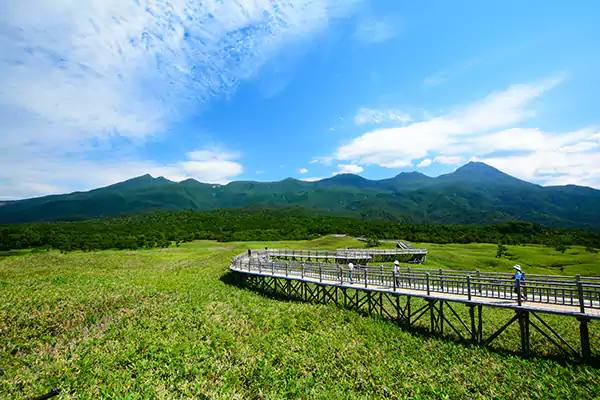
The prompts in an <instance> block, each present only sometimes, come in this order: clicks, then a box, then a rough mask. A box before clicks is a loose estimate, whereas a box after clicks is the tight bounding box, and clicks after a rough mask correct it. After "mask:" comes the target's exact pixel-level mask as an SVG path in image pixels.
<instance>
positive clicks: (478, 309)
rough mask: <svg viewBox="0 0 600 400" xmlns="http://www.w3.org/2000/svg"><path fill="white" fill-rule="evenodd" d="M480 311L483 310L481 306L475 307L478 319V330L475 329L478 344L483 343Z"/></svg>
mask: <svg viewBox="0 0 600 400" xmlns="http://www.w3.org/2000/svg"><path fill="white" fill-rule="evenodd" d="M482 309H483V306H482V305H481V304H480V305H478V306H477V314H478V317H479V328H478V329H477V333H478V336H479V340H478V343H479V344H481V343H483V319H482V317H481V315H482Z"/></svg>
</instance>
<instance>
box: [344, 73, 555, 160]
mask: <svg viewBox="0 0 600 400" xmlns="http://www.w3.org/2000/svg"><path fill="white" fill-rule="evenodd" d="M557 83H558V80H556V79H552V80H546V81H543V82H540V83H538V84H533V85H513V86H511V87H509V88H508V89H507V90H505V91H504V92H500V93H493V94H491V95H489V96H488V97H487V98H486V99H484V100H483V101H480V102H477V103H474V104H472V105H470V106H467V107H463V108H461V109H457V110H456V111H454V112H452V113H450V114H447V115H444V116H440V117H433V118H430V119H428V120H424V121H420V122H415V123H413V124H410V125H407V126H402V127H397V128H388V129H380V130H374V131H371V132H367V133H365V134H363V135H362V136H359V137H358V138H356V139H354V140H352V141H351V142H350V143H348V144H346V145H343V146H341V147H340V148H339V149H338V150H337V151H336V153H335V154H334V158H336V159H338V160H352V161H354V162H356V163H359V164H367V165H368V164H377V165H382V166H388V165H396V164H397V163H398V160H401V161H402V162H404V163H406V162H408V161H410V160H413V159H417V158H424V157H427V155H428V153H429V152H432V151H440V150H444V149H447V148H451V147H452V146H457V145H459V144H460V143H461V142H462V141H464V138H465V137H468V136H469V135H474V134H481V133H486V132H489V131H490V130H492V129H496V128H501V127H504V126H507V125H510V124H513V123H516V122H520V121H522V120H524V119H525V118H526V117H528V116H530V115H531V114H532V113H531V112H530V111H529V110H528V109H526V108H525V106H526V105H527V104H528V102H530V101H531V100H533V99H535V98H537V97H538V96H540V95H541V94H542V93H544V91H546V90H549V89H550V88H552V87H553V86H554V85H555V84H557ZM416 138H418V140H416Z"/></svg>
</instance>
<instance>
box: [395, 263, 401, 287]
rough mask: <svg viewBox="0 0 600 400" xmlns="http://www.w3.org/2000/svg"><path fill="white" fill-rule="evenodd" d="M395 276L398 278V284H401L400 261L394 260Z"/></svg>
mask: <svg viewBox="0 0 600 400" xmlns="http://www.w3.org/2000/svg"><path fill="white" fill-rule="evenodd" d="M394 278H395V279H396V286H400V261H398V260H396V261H394Z"/></svg>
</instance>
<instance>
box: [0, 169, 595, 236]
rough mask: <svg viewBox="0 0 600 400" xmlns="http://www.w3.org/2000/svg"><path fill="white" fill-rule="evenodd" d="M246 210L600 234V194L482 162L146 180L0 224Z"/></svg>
mask: <svg viewBox="0 0 600 400" xmlns="http://www.w3.org/2000/svg"><path fill="white" fill-rule="evenodd" d="M246 206H262V207H274V206H285V207H290V206H300V207H302V208H304V209H309V210H312V211H313V212H314V213H317V214H335V215H340V216H350V217H359V218H364V219H370V220H379V221H396V222H405V223H443V224H497V223H503V222H509V221H515V220H517V221H526V222H533V223H537V224H542V225H545V226H549V227H562V228H580V229H592V230H594V229H596V230H597V229H600V191H599V190H594V189H591V188H585V187H578V186H562V187H542V186H538V185H534V184H532V183H528V182H524V181H521V180H519V179H516V178H513V177H511V176H509V175H507V174H504V173H502V172H500V171H498V170H496V169H494V168H492V167H490V166H488V165H486V164H482V163H469V164H467V165H465V166H463V167H461V168H459V169H458V170H456V171H455V172H453V173H451V174H447V175H442V176H439V177H437V178H430V177H427V176H425V175H422V174H420V173H416V172H412V173H402V174H400V175H398V176H396V177H395V178H392V179H384V180H379V181H373V180H368V179H365V178H362V177H360V176H357V175H350V174H343V175H337V176H334V177H332V178H329V179H324V180H321V181H317V182H305V181H299V180H296V179H291V178H290V179H285V180H282V181H279V182H232V183H229V184H228V185H223V186H221V185H209V184H205V183H200V182H197V181H195V180H193V179H188V180H185V181H183V182H179V183H175V182H171V181H169V180H167V179H164V178H153V177H151V176H150V175H145V176H141V177H138V178H134V179H131V180H129V181H126V182H122V183H119V184H116V185H112V186H108V187H105V188H101V189H96V190H92V191H89V192H76V193H71V194H67V195H54V196H47V197H41V198H36V199H29V200H21V201H12V202H4V203H0V223H5V224H6V223H23V222H37V221H77V220H85V219H90V218H99V217H105V216H119V215H127V214H132V213H139V212H147V211H153V210H194V211H207V210H213V209H218V208H235V207H246Z"/></svg>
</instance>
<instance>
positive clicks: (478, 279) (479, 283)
mask: <svg viewBox="0 0 600 400" xmlns="http://www.w3.org/2000/svg"><path fill="white" fill-rule="evenodd" d="M475 273H476V274H477V289H478V292H479V294H480V295H481V273H480V272H479V270H477V271H476V272H475Z"/></svg>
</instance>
